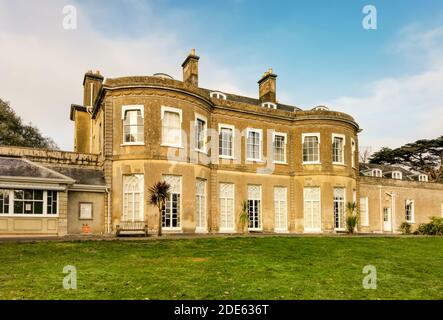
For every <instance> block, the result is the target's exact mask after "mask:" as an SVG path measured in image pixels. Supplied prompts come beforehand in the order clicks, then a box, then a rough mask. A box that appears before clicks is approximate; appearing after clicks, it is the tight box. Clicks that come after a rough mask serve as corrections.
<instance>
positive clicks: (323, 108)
mask: <svg viewBox="0 0 443 320" xmlns="http://www.w3.org/2000/svg"><path fill="white" fill-rule="evenodd" d="M312 110H314V111H329V108H328V107H325V106H317V107H315V108H313V109H312Z"/></svg>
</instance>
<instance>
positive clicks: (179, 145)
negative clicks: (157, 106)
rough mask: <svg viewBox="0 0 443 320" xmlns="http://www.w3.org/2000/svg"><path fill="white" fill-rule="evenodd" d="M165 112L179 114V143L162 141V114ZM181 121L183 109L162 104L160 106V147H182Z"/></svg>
mask: <svg viewBox="0 0 443 320" xmlns="http://www.w3.org/2000/svg"><path fill="white" fill-rule="evenodd" d="M165 112H174V113H178V114H179V116H180V130H179V143H178V144H173V143H168V142H165V141H164V137H163V119H164V116H165ZM182 123H183V111H182V109H179V108H173V107H168V106H162V107H161V144H160V146H162V147H172V148H183V141H182Z"/></svg>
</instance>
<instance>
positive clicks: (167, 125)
mask: <svg viewBox="0 0 443 320" xmlns="http://www.w3.org/2000/svg"><path fill="white" fill-rule="evenodd" d="M161 113H162V116H161V118H162V145H163V146H166V147H176V148H181V147H182V141H181V123H182V111H181V110H180V109H176V108H170V107H162V111H161Z"/></svg>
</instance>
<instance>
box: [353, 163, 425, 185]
mask: <svg viewBox="0 0 443 320" xmlns="http://www.w3.org/2000/svg"><path fill="white" fill-rule="evenodd" d="M372 169H380V170H381V171H382V174H383V177H384V178H391V177H392V176H391V173H392V172H393V171H399V172H401V173H402V180H407V181H418V176H419V175H421V174H424V175H427V174H426V173H424V172H419V171H410V170H407V169H405V168H402V167H401V166H393V165H381V164H373V163H360V174H361V175H363V176H366V175H367V173H369V172H370V171H371V170H372Z"/></svg>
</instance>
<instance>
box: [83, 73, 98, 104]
mask: <svg viewBox="0 0 443 320" xmlns="http://www.w3.org/2000/svg"><path fill="white" fill-rule="evenodd" d="M102 84H103V76H102V75H101V74H100V71H96V72H93V71H92V70H90V71H88V72H86V73H85V77H84V78H83V105H84V106H85V107H92V106H94V102H95V99H96V98H97V96H98V93H99V91H100V89H101V87H102Z"/></svg>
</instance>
